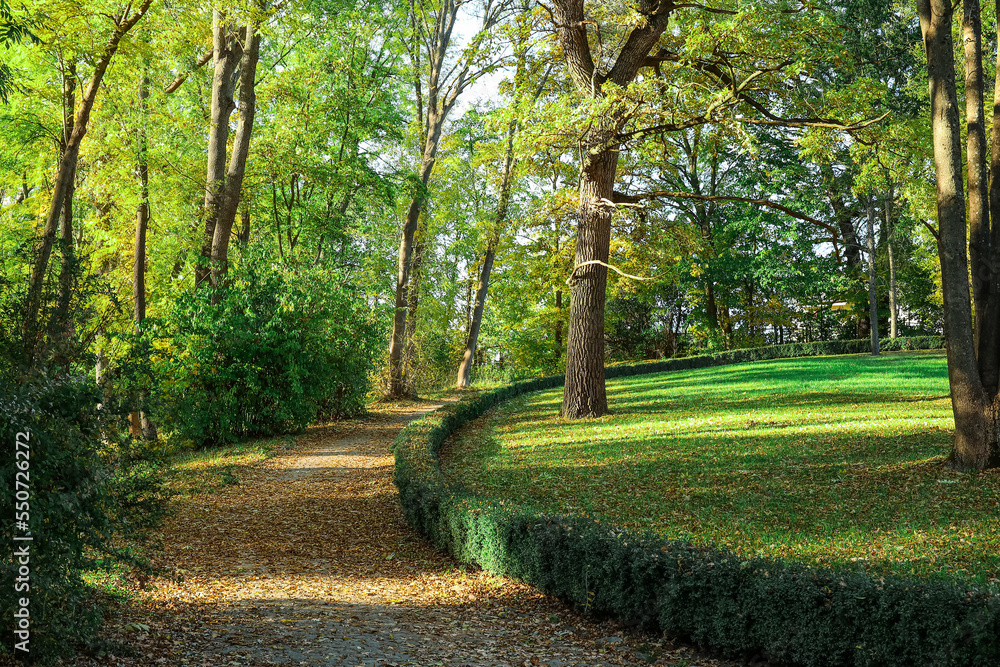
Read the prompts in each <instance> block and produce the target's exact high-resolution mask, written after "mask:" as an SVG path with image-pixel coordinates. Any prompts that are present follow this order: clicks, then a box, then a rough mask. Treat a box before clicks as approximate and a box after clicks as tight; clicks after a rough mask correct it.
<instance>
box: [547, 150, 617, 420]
mask: <svg viewBox="0 0 1000 667" xmlns="http://www.w3.org/2000/svg"><path fill="white" fill-rule="evenodd" d="M615 134H616V132H615V130H611V131H605V132H600V133H597V134H596V136H595V138H594V140H592V142H591V144H590V146H589V147H588V148H589V151H588V156H587V159H586V161H585V163H584V167H583V169H582V170H581V178H580V209H579V215H580V222H579V225H578V227H577V237H576V253H575V255H574V259H573V264H574V271H573V276H574V278H573V284H572V285H570V288H571V292H570V309H569V335H568V338H567V342H566V384H565V389H564V391H563V402H562V411H561V412H562V415H563V416H565V417H568V418H570V419H579V418H582V417H600V416H601V415H603V414H605V413H607V411H608V399H607V391H606V389H605V384H604V303H605V296H606V293H607V284H608V270H607V268H606V267H605V266H603V265H601V264H590V265H587V266H584V265H585V264H586V263H587V262H591V261H594V260H597V261H599V262H604V263H605V264H606V263H607V261H608V256H609V251H610V247H611V215H612V211H613V207H611V206H608V205H607V204H606V203H605V202H607V201H610V200H611V198H612V197H613V196H614V184H615V175H616V172H617V170H618V150H617V148H618V146H617V143H612V142H614V136H615ZM576 267H581V268H576Z"/></svg>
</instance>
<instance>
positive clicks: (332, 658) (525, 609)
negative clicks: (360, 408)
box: [72, 402, 738, 667]
mask: <svg viewBox="0 0 1000 667" xmlns="http://www.w3.org/2000/svg"><path fill="white" fill-rule="evenodd" d="M439 405H440V404H435V403H430V402H423V403H416V404H410V405H406V406H386V407H380V408H378V409H377V410H378V411H377V412H375V413H373V414H372V415H371V416H370V417H369V418H366V419H364V420H361V421H356V422H351V423H345V424H333V425H329V426H317V427H313V428H311V429H309V430H307V431H306V432H305V433H304V434H303V435H302V436H300V437H299V438H298V440H297V444H296V446H295V447H294V448H293V449H291V450H289V451H287V452H285V453H283V454H280V455H278V456H276V457H274V458H271V459H269V460H268V461H266V462H265V463H264V464H262V465H260V466H258V467H256V468H252V469H250V470H249V471H248V472H246V473H241V475H240V478H239V480H238V484H234V485H232V486H227V487H225V488H223V489H221V490H219V491H216V492H214V493H204V494H200V495H196V496H193V497H191V498H189V499H186V500H184V501H183V502H182V503H181V504H179V505H178V507H177V512H176V513H175V514H174V515H172V516H171V517H170V518H169V519H168V521H167V523H166V524H165V525H164V527H163V542H164V545H165V550H164V552H163V554H162V557H161V558H160V559H159V564H160V565H161V566H163V567H165V568H166V569H167V571H168V572H171V573H172V576H165V577H162V578H157V579H152V580H150V581H148V582H146V584H147V588H149V590H148V592H146V593H143V594H142V595H143V598H144V599H143V600H142V601H141V602H140V603H139V604H138V605H136V606H134V607H133V608H132V609H130V611H128V613H127V617H126V618H123V619H116V620H115V621H114V625H115V626H116V627H117V628H118V630H117V632H118V633H120V638H121V639H122V640H125V641H127V642H128V643H129V644H131V645H132V646H133V647H135V648H136V649H138V653H135V652H133V654H132V655H124V653H125V652H124V651H123V655H106V656H101V657H98V658H93V657H90V658H83V657H81V658H79V659H78V660H76V661H74V662H73V663H72V664H74V665H77V666H82V665H102V666H105V665H121V666H122V667H126V666H127V667H146V666H149V667H152V666H157V665H167V666H169V667H178V666H190V667H194V666H211V667H221V666H225V667H257V666H265V665H330V666H333V665H337V666H340V665H343V666H351V667H353V666H359V665H363V666H365V667H375V666H379V667H382V666H395V665H420V666H430V665H449V666H456V667H466V666H467V667H480V666H482V667H486V666H501V665H502V666H534V665H544V666H546V667H568V666H570V665H574V666H577V665H579V666H583V665H586V666H596V665H608V666H611V665H676V666H678V667H681V666H683V667H736V666H737V664H738V663H733V662H724V661H719V660H714V659H711V658H707V657H701V656H699V655H698V654H697V653H696V652H695V651H693V650H692V649H690V648H687V647H684V646H677V645H674V644H672V643H671V642H670V641H668V640H659V639H657V638H655V637H650V636H649V635H644V634H642V633H639V632H635V631H632V630H629V629H626V628H622V627H620V626H619V625H617V624H615V623H613V622H598V621H595V620H594V619H593V618H590V617H588V616H585V615H583V614H579V613H576V612H574V611H573V610H572V609H570V608H569V607H567V606H566V605H564V604H562V603H560V602H559V601H558V600H555V599H552V598H550V597H547V596H544V595H542V594H540V593H538V592H537V591H535V590H533V589H531V588H529V587H527V586H524V585H522V584H519V583H517V582H514V581H511V580H509V579H505V578H502V577H496V576H493V575H491V574H488V573H484V572H480V571H473V570H466V569H465V568H460V567H458V566H457V565H456V564H455V562H454V561H453V560H451V559H450V558H449V557H448V556H446V555H443V554H441V553H439V552H437V551H435V550H434V549H433V548H432V547H431V546H430V545H429V544H428V543H427V542H425V541H424V540H423V539H422V538H420V537H419V536H418V535H416V534H415V533H414V532H413V531H412V530H411V529H410V528H409V527H408V526H407V524H406V522H405V520H404V518H403V515H402V510H401V508H400V506H399V501H398V499H397V497H396V489H395V486H394V485H393V482H392V476H393V458H392V454H391V452H390V450H389V447H390V445H391V444H392V442H393V440H394V439H395V437H396V434H397V433H398V432H399V430H400V429H401V428H402V427H403V426H404V425H405V424H406V423H407V422H408V421H409V420H411V419H413V418H415V417H418V416H420V415H422V414H425V413H426V412H428V411H429V410H432V409H435V408H436V407H439Z"/></svg>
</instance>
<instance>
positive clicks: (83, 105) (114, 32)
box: [23, 0, 153, 361]
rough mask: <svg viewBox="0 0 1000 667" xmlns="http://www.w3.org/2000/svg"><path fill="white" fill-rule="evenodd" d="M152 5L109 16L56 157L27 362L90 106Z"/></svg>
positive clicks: (32, 283) (34, 276)
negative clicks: (107, 31)
mask: <svg viewBox="0 0 1000 667" xmlns="http://www.w3.org/2000/svg"><path fill="white" fill-rule="evenodd" d="M152 3H153V0H144V2H143V3H142V4H141V5H139V6H138V7H134V6H133V5H132V4H131V3H129V4H128V5H127V6H125V7H124V8H121V9H120V10H119V11H118V13H117V14H111V15H109V18H110V20H111V22H112V25H113V27H112V29H111V35H110V37H108V41H107V43H106V44H105V46H104V48H103V50H102V51H101V53H100V55H99V56H98V57H97V61H96V63H95V64H94V71H93V74H91V77H90V82H89V83H88V84H87V89H86V91H85V92H84V94H83V96H82V97H81V99H80V108H79V110H78V111H77V112H76V117H75V118H74V120H73V124H72V132H71V133H70V135H69V137H68V138H67V139H66V147H65V149H64V150H63V152H62V155H61V157H60V160H59V168H58V171H57V172H56V177H55V183H54V185H53V187H52V198H51V201H50V203H49V211H48V214H47V216H46V218H45V225H44V227H43V230H42V235H41V238H39V239H38V241H37V243H36V247H35V258H34V265H33V267H32V270H31V274H30V277H29V282H28V299H27V308H26V310H25V315H24V323H23V328H24V344H25V353H26V357H27V359H28V360H29V361H30V360H31V358H32V355H33V354H34V347H35V344H36V342H37V341H36V337H37V333H38V311H39V307H40V305H41V297H42V281H43V279H44V278H45V272H46V270H47V269H48V265H49V257H50V256H51V255H52V245H53V242H54V240H55V236H56V231H57V229H58V228H59V222H60V220H61V219H62V216H63V210H64V205H65V203H66V197H67V193H68V192H69V191H70V189H71V188H72V185H73V178H74V176H75V174H76V165H77V161H78V160H79V157H80V145H81V144H82V143H83V138H84V136H86V134H87V129H88V126H89V123H90V114H91V112H92V111H93V109H94V103H95V102H96V101H97V95H98V93H99V92H100V90H101V82H102V81H103V79H104V74H105V73H106V72H107V70H108V67H109V66H110V65H111V61H112V59H114V57H115V54H116V53H117V52H118V47H119V46H120V45H121V41H122V39H123V38H124V37H125V35H126V34H128V32H129V31H130V30H131V29H132V28H133V27H134V26H135V24H136V23H138V22H139V20H140V19H142V17H143V16H145V14H146V12H147V11H148V10H149V7H150V5H151V4H152Z"/></svg>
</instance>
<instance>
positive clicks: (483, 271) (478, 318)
mask: <svg viewBox="0 0 1000 667" xmlns="http://www.w3.org/2000/svg"><path fill="white" fill-rule="evenodd" d="M514 31H515V38H514V51H515V59H516V65H515V71H514V82H513V96H512V100H511V105H510V107H511V108H510V109H509V112H510V114H511V117H510V120H509V121H508V122H507V136H506V139H505V142H504V153H503V166H502V167H501V171H500V188H499V196H498V198H497V209H496V213H495V215H494V216H493V221H492V225H491V227H490V230H489V232H488V234H487V239H486V250H485V251H484V252H483V260H482V263H481V265H480V269H479V281H478V282H477V284H476V300H475V305H474V306H473V308H472V313H471V317H470V319H469V331H468V335H467V336H466V341H465V351H464V352H463V353H462V361H461V363H460V364H459V366H458V378H457V380H456V382H455V386H456V387H457V388H459V389H463V388H465V387H468V386H469V382H470V376H471V373H472V364H473V361H474V360H475V358H476V345H477V344H478V341H479V330H480V328H481V327H482V323H483V310H484V309H485V307H486V297H487V295H488V294H489V289H490V274H491V273H492V271H493V262H494V261H495V259H496V253H497V246H498V245H499V243H500V236H501V234H502V232H503V230H504V227H505V226H506V224H507V213H508V210H509V209H510V200H511V195H512V190H513V187H514V171H515V169H516V168H517V160H516V159H515V156H514V138H515V137H516V136H517V132H518V129H519V127H520V117H521V112H522V110H521V108H520V107H522V106H523V105H524V104H525V102H526V101H528V100H529V99H530V101H532V102H533V101H535V100H537V99H538V96H539V95H541V93H542V90H543V89H544V87H545V83H546V79H547V78H548V76H547V73H546V75H545V76H543V77H542V81H541V82H539V83H537V85H536V86H535V92H534V95H533V96H531V95H529V94H527V91H526V88H527V85H526V84H527V83H528V81H527V79H528V74H529V73H528V71H527V66H528V53H527V51H528V48H529V47H530V44H529V38H530V36H531V14H530V12H529V6H528V3H527V2H522V3H521V13H520V15H519V16H518V20H517V23H516V24H515V26H514Z"/></svg>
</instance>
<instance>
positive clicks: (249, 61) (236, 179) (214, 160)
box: [195, 9, 261, 287]
mask: <svg viewBox="0 0 1000 667" xmlns="http://www.w3.org/2000/svg"><path fill="white" fill-rule="evenodd" d="M258 11H259V10H258ZM260 22H261V19H260V17H259V16H258V15H256V13H255V12H251V14H250V16H248V17H247V18H246V19H245V20H244V22H243V25H242V26H240V27H239V29H238V30H237V29H236V27H235V26H234V25H233V22H232V21H231V19H230V17H229V16H228V15H227V14H226V12H224V11H222V10H220V9H215V10H214V11H213V15H212V58H213V61H214V63H215V72H214V75H213V77H212V110H211V114H212V116H211V121H210V126H209V133H208V169H207V173H206V177H205V206H204V226H205V231H204V236H203V239H202V246H201V256H202V258H203V263H202V264H201V265H200V266H199V267H198V269H197V270H196V272H195V284H196V286H199V287H200V286H204V285H206V284H208V283H207V282H206V281H207V280H208V279H209V277H210V276H211V283H212V284H217V283H218V281H219V279H220V278H221V276H222V275H223V274H225V272H226V265H227V262H228V260H229V240H230V237H231V236H232V231H233V223H235V221H236V214H237V212H238V210H239V205H240V197H241V196H242V193H243V177H244V175H245V174H246V164H247V157H248V156H249V153H250V138H251V135H252V134H253V124H254V116H255V114H256V111H257V104H256V102H257V100H256V92H255V91H256V85H257V62H258V60H259V58H260V41H261V34H260ZM237 72H238V73H239V102H240V103H239V121H238V124H237V127H236V136H235V137H234V139H233V148H232V153H231V154H229V117H230V115H231V114H232V112H233V110H234V109H236V103H235V101H234V95H235V92H234V85H235V79H234V77H235V76H236V74H237ZM227 154H228V155H229V164H228V166H227V164H226V156H227Z"/></svg>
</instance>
